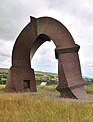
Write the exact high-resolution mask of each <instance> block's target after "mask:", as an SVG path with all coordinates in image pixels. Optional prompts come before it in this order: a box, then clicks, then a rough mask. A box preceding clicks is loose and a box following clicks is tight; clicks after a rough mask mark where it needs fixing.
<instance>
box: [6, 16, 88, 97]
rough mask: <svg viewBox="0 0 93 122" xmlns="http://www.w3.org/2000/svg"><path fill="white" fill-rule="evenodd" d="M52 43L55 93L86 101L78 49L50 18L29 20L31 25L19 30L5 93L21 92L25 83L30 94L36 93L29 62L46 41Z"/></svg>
mask: <svg viewBox="0 0 93 122" xmlns="http://www.w3.org/2000/svg"><path fill="white" fill-rule="evenodd" d="M50 40H53V42H54V43H55V45H56V49H55V57H56V58H57V59H58V78H59V85H58V86H57V88H56V89H57V90H58V91H59V92H60V94H61V96H62V97H68V98H77V99H82V98H86V97H87V94H86V92H85V90H84V83H85V82H84V81H83V79H82V74H81V68H80V62H79V57H78V51H79V48H80V47H79V45H77V44H75V42H74V39H73V37H72V36H71V34H70V32H69V31H68V30H67V28H66V27H65V26H64V25H63V24H62V23H60V22H59V21H57V20H55V19H53V18H50V17H40V18H34V17H31V22H30V23H29V24H28V25H27V26H26V27H25V28H24V29H23V30H22V32H21V33H20V35H19V36H18V38H17V39H16V42H15V44H14V48H13V52H12V66H11V68H10V70H9V74H8V78H7V84H6V92H13V91H17V92H24V91H25V90H26V89H25V87H24V83H25V82H26V83H27V84H26V85H28V84H29V85H28V86H29V89H30V91H32V92H36V91H37V90H36V82H35V75H34V70H33V69H32V68H31V64H30V61H31V60H32V57H33V55H34V53H35V52H36V50H37V49H38V48H39V47H40V45H42V44H43V43H44V42H45V41H50Z"/></svg>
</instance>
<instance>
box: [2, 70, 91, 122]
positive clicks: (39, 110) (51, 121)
mask: <svg viewBox="0 0 93 122" xmlns="http://www.w3.org/2000/svg"><path fill="white" fill-rule="evenodd" d="M0 72H1V75H2V74H4V75H2V76H5V75H6V74H7V72H8V70H7V69H0ZM36 73H37V74H42V75H44V76H52V75H53V76H55V75H56V74H54V73H49V74H47V73H43V72H36ZM1 80H2V77H1ZM37 88H38V93H30V92H28V93H12V94H11V93H4V89H5V85H0V122H93V102H84V101H83V102H80V101H78V100H71V99H70V100H69V99H63V98H59V92H57V91H56V89H55V88H56V85H47V86H40V85H38V86H37ZM85 89H86V92H87V93H91V94H93V85H85Z"/></svg>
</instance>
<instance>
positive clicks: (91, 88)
mask: <svg viewBox="0 0 93 122" xmlns="http://www.w3.org/2000/svg"><path fill="white" fill-rule="evenodd" d="M85 90H86V92H87V93H89V94H93V85H86V86H85Z"/></svg>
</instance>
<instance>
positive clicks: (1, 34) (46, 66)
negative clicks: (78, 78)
mask: <svg viewBox="0 0 93 122" xmlns="http://www.w3.org/2000/svg"><path fill="white" fill-rule="evenodd" d="M30 16H34V17H36V18H38V17H42V16H49V17H53V18H55V19H57V20H59V21H60V22H61V23H62V24H64V25H65V26H66V28H68V30H69V31H70V33H71V35H72V36H73V38H74V41H75V43H77V44H78V45H80V50H79V58H80V63H81V70H82V75H83V76H87V77H91V78H93V37H92V36H93V0H15V1H14V0H0V67H2V68H9V67H10V66H11V55H12V49H13V45H14V43H15V40H16V38H17V36H18V35H19V33H20V32H21V31H22V29H23V28H24V27H25V26H26V25H27V24H28V23H29V22H30ZM54 49H55V45H54V43H53V42H52V41H51V42H45V43H44V44H43V45H42V46H41V47H40V48H39V49H38V50H37V52H36V54H35V55H34V57H33V60H32V62H31V63H32V67H33V68H34V69H35V70H39V71H46V72H57V68H58V66H57V65H58V62H57V60H56V59H55V54H54Z"/></svg>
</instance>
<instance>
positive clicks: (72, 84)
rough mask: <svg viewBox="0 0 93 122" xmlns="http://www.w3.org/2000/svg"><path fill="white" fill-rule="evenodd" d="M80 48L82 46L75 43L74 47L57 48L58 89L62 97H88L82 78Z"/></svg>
mask: <svg viewBox="0 0 93 122" xmlns="http://www.w3.org/2000/svg"><path fill="white" fill-rule="evenodd" d="M79 48H80V47H79V46H78V45H76V44H75V46H74V47H70V48H64V49H61V48H57V49H56V58H57V59H58V78H59V85H58V86H57V88H56V89H57V90H58V91H59V92H60V94H61V96H62V97H66V98H78V99H82V98H83V97H87V94H86V92H85V90H84V84H85V82H84V80H83V79H82V74H81V68H80V62H79V56H78V51H79ZM81 92H82V96H81Z"/></svg>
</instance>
